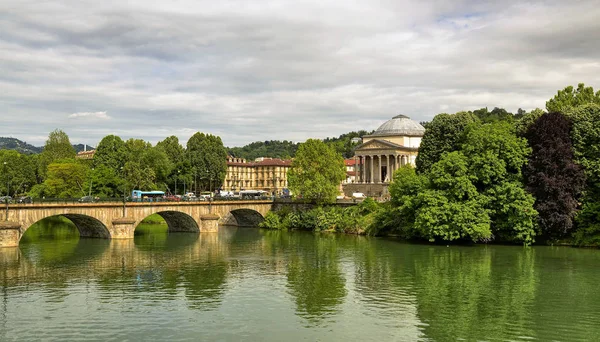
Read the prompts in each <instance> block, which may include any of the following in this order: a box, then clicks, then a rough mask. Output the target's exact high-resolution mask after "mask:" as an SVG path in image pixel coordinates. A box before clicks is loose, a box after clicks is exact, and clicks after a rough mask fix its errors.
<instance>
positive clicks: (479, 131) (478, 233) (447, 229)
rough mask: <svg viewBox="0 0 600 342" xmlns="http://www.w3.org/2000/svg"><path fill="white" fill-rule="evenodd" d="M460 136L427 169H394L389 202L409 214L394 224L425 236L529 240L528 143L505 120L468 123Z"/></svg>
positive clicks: (532, 233)
mask: <svg viewBox="0 0 600 342" xmlns="http://www.w3.org/2000/svg"><path fill="white" fill-rule="evenodd" d="M434 121H436V120H435V118H434ZM463 139H464V141H463V143H462V144H460V146H459V147H454V148H457V150H456V151H452V152H446V153H444V154H442V155H441V157H440V159H439V160H438V161H434V162H433V164H432V165H431V167H430V168H429V170H428V171H427V172H426V173H423V174H421V175H417V174H415V173H414V172H412V171H410V170H409V169H406V168H401V169H399V170H398V171H397V172H396V174H395V175H394V180H393V182H392V184H391V185H390V193H391V197H392V205H394V206H395V210H398V213H399V214H400V215H405V217H406V220H413V219H414V221H413V222H402V220H401V221H400V224H403V226H402V227H399V229H400V230H402V231H403V232H404V235H405V236H412V237H418V238H423V239H427V240H430V241H436V240H443V241H453V240H470V241H475V242H476V241H489V240H499V241H509V242H521V243H525V244H529V243H532V242H533V241H534V237H535V233H536V231H535V218H536V215H537V212H536V211H535V210H534V209H533V203H534V199H533V197H532V196H531V195H530V194H528V193H527V192H526V191H525V189H524V188H523V184H522V179H521V178H522V177H521V168H522V167H523V165H524V164H525V163H526V162H527V157H528V155H529V153H530V149H529V148H528V147H527V142H526V141H525V139H523V138H519V137H517V135H516V132H515V129H514V126H513V125H512V124H511V123H510V122H506V121H497V122H493V123H488V124H483V125H481V124H479V125H470V126H469V127H468V128H467V129H466V130H465V131H464V138H463Z"/></svg>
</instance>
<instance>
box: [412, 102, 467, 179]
mask: <svg viewBox="0 0 600 342" xmlns="http://www.w3.org/2000/svg"><path fill="white" fill-rule="evenodd" d="M476 122H479V119H478V118H477V116H475V115H474V114H473V113H469V112H459V113H456V114H438V115H436V116H435V117H434V118H433V120H432V121H431V122H429V123H428V124H427V129H426V130H425V135H424V136H423V140H422V142H421V146H420V147H419V155H418V156H417V159H416V161H415V163H416V166H417V173H425V172H427V171H429V169H430V168H431V166H432V165H433V164H434V163H436V162H437V161H438V160H440V158H441V157H442V155H443V154H444V153H448V152H452V151H457V150H458V149H459V148H460V144H461V142H462V140H463V137H464V132H465V130H466V128H467V127H468V126H469V125H471V124H473V123H476Z"/></svg>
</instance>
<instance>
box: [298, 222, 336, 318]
mask: <svg viewBox="0 0 600 342" xmlns="http://www.w3.org/2000/svg"><path fill="white" fill-rule="evenodd" d="M291 236H292V237H293V238H294V240H296V241H295V243H293V245H294V246H295V247H294V248H295V249H292V250H291V251H290V256H289V260H288V269H287V280H288V288H289V289H290V292H291V294H292V295H293V296H294V297H295V298H296V312H297V314H298V315H299V316H301V317H304V318H306V319H308V320H309V321H310V322H312V323H315V324H318V323H319V322H320V321H322V320H323V319H325V318H326V317H327V316H329V315H331V314H333V313H334V312H336V311H337V306H339V305H340V304H342V302H343V301H344V297H345V296H346V288H345V285H346V280H345V279H344V276H343V274H342V271H341V270H340V265H339V255H338V250H337V245H336V240H335V236H326V235H323V236H316V237H315V236H314V235H308V234H293V235H291ZM305 239H316V241H308V242H307V241H304V240H305Z"/></svg>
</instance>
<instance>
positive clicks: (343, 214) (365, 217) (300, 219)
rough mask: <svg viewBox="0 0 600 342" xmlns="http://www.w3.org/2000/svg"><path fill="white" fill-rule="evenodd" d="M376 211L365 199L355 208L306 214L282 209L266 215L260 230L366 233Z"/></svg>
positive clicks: (321, 208) (324, 208) (326, 208)
mask: <svg viewBox="0 0 600 342" xmlns="http://www.w3.org/2000/svg"><path fill="white" fill-rule="evenodd" d="M379 210H380V205H378V204H377V202H375V201H374V200H372V199H366V200H364V201H363V202H361V203H359V204H358V205H356V206H351V207H346V208H341V207H337V206H318V207H316V208H313V209H310V210H307V211H293V210H292V209H291V208H290V207H285V208H284V209H282V210H279V211H276V212H269V213H267V215H266V216H265V220H264V221H263V222H262V223H261V224H260V227H261V228H267V229H302V230H311V231H316V232H338V233H348V234H367V233H369V229H370V228H371V227H372V226H373V225H374V220H375V217H376V214H377V212H378V211H379Z"/></svg>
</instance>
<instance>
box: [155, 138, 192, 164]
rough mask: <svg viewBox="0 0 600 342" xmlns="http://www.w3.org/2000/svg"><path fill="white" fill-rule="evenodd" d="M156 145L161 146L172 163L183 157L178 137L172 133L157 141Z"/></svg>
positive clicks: (182, 149) (183, 151)
mask: <svg viewBox="0 0 600 342" xmlns="http://www.w3.org/2000/svg"><path fill="white" fill-rule="evenodd" d="M156 147H158V148H161V149H162V150H163V151H164V152H165V153H166V154H167V157H169V160H170V161H171V163H172V164H176V163H177V162H179V161H181V160H182V159H183V158H184V153H185V150H184V148H183V146H181V144H180V143H179V138H177V137H176V136H174V135H172V136H170V137H167V138H165V140H163V141H159V142H158V143H157V144H156Z"/></svg>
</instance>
